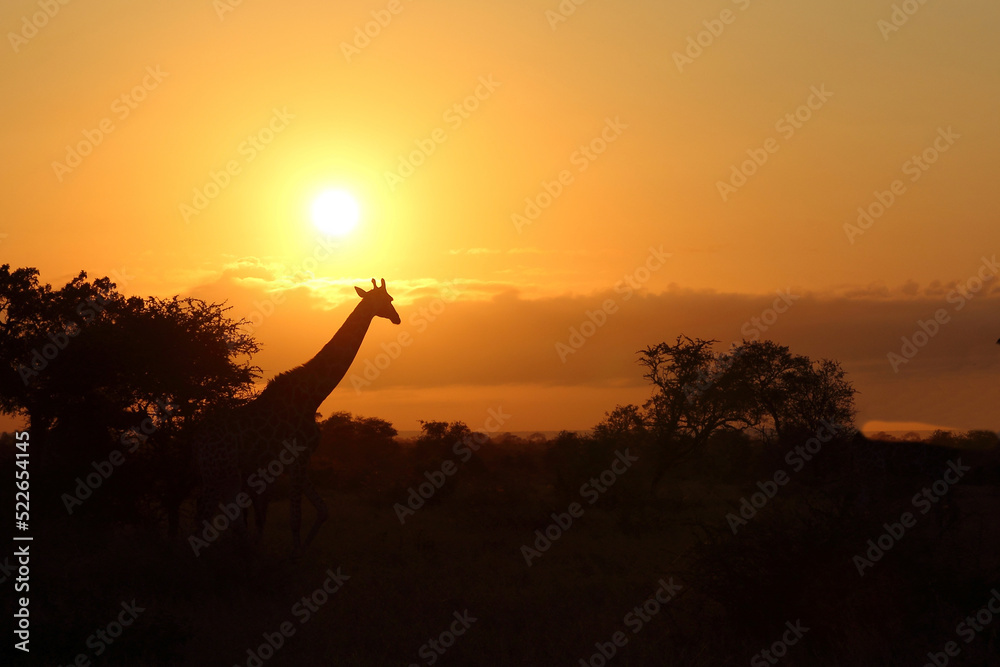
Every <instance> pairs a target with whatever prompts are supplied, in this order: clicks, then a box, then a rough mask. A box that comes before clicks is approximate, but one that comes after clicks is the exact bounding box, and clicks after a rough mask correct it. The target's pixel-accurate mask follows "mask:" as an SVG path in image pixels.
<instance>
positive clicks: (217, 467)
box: [194, 278, 400, 551]
mask: <svg viewBox="0 0 1000 667" xmlns="http://www.w3.org/2000/svg"><path fill="white" fill-rule="evenodd" d="M354 289H355V290H356V291H357V293H358V296H360V297H361V303H359V304H358V305H357V306H356V307H355V309H354V311H353V312H352V313H351V314H350V315H349V316H348V317H347V320H346V321H345V322H344V324H343V325H342V326H341V327H340V329H339V330H338V331H337V333H336V334H334V336H333V338H331V339H330V341H329V342H328V343H327V344H326V345H325V346H324V347H323V349H321V350H320V351H319V353H318V354H316V356H314V357H313V358H312V359H310V360H309V361H307V362H306V363H304V364H302V365H301V366H298V367H296V368H293V369H292V370H289V371H285V372H283V373H280V374H278V375H277V376H275V377H274V378H272V379H271V380H270V381H269V382H268V383H267V386H266V387H265V388H264V390H263V391H262V392H261V393H260V394H259V395H258V396H257V397H256V398H255V399H253V400H252V401H250V402H249V403H246V404H244V405H242V406H239V407H236V408H232V409H229V410H226V411H224V412H223V413H222V414H221V415H217V416H216V417H215V418H213V419H210V420H208V421H207V423H206V424H205V426H204V427H203V428H202V430H201V431H200V432H199V433H198V435H197V436H196V438H195V443H194V451H195V456H196V460H197V463H198V466H199V468H200V470H201V477H202V491H201V497H200V498H199V502H198V519H199V522H201V521H202V520H203V519H211V516H214V515H215V514H216V513H218V512H220V511H223V505H225V506H228V507H233V506H234V500H235V499H236V498H237V495H238V494H239V493H240V492H241V491H242V492H243V493H246V494H247V495H249V496H250V497H251V500H252V503H253V509H254V515H255V522H256V524H257V528H258V532H259V530H260V529H261V528H262V527H263V524H264V517H265V514H266V511H267V494H268V493H269V491H270V489H269V488H267V487H266V486H264V484H265V480H267V479H273V478H271V477H269V475H268V474H267V473H268V471H267V469H268V467H270V468H271V472H270V473H269V474H270V475H275V474H277V475H280V474H282V473H283V472H285V471H287V472H288V475H289V481H290V484H289V505H290V509H291V528H292V543H293V547H294V548H295V550H296V551H298V550H300V549H301V548H302V547H303V546H308V545H309V543H310V542H311V541H312V539H313V538H314V537H315V536H316V533H317V531H318V530H319V528H320V526H321V525H322V523H323V522H324V521H326V519H327V516H328V511H327V508H326V504H325V503H324V502H323V498H322V497H321V496H320V494H319V492H318V491H316V489H315V487H313V485H312V482H311V481H310V479H309V467H308V466H309V457H310V456H311V455H312V453H313V452H314V451H315V450H316V447H317V446H318V445H319V439H320V432H319V425H318V424H317V423H316V411H317V410H318V409H319V406H320V404H321V403H322V402H323V401H324V400H326V397H327V396H329V395H330V393H331V392H332V391H333V390H334V388H335V387H336V386H337V384H338V383H339V382H340V381H341V379H343V377H344V375H345V374H346V373H347V369H348V368H349V367H350V365H351V363H352V362H353V361H354V358H355V356H357V353H358V349H359V348H360V347H361V343H362V341H363V340H364V338H365V334H366V333H367V332H368V327H369V326H370V325H371V322H372V319H373V318H375V317H384V318H386V319H388V320H389V321H390V322H392V323H393V324H399V322H400V320H399V314H398V313H397V312H396V309H395V308H394V307H393V305H392V301H393V298H392V297H391V296H389V293H388V292H387V291H386V288H385V279H383V280H382V284H381V285H380V286H379V285H376V284H375V279H374V278H372V289H371V290H369V291H367V292H366V291H365V290H363V289H361V288H360V287H355V288H354ZM275 471H276V472H275ZM255 475H256V477H255ZM261 486H264V488H262V489H261V488H260V487H261ZM248 487H249V488H248ZM257 489H259V490H257ZM303 495H305V497H306V499H308V500H309V502H310V503H312V505H313V507H314V508H315V509H316V521H315V523H314V524H313V526H312V528H311V529H310V530H309V533H308V535H306V539H305V542H304V544H303V543H302V542H301V540H300V533H299V530H300V527H301V523H302V506H301V504H302V496H303ZM235 506H236V507H238V505H235ZM210 515H211V516H210ZM235 520H236V521H237V525H245V521H246V515H245V513H241V516H240V517H238V518H237V519H235ZM241 522H242V523H241Z"/></svg>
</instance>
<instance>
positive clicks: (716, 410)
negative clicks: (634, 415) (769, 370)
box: [639, 336, 751, 488]
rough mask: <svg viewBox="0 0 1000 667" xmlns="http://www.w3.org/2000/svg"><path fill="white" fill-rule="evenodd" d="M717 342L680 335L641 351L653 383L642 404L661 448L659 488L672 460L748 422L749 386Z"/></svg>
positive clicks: (656, 444)
mask: <svg viewBox="0 0 1000 667" xmlns="http://www.w3.org/2000/svg"><path fill="white" fill-rule="evenodd" d="M715 342H716V341H714V340H702V339H700V338H694V339H692V338H689V337H687V336H678V337H677V340H676V341H675V342H674V343H672V344H671V343H666V342H664V343H659V344H657V345H652V346H649V347H647V348H646V349H644V350H641V351H640V352H639V364H640V365H642V366H644V367H645V369H646V370H645V372H644V373H643V377H645V378H646V379H647V380H649V381H650V383H651V384H652V385H653V387H654V390H653V396H652V397H651V398H650V399H649V400H648V401H646V403H645V404H644V406H643V407H644V408H645V411H646V419H647V423H648V429H649V432H650V434H651V436H652V440H653V445H654V447H655V448H656V449H657V450H658V451H659V462H658V464H657V467H656V470H655V472H654V474H653V480H652V482H651V486H652V487H654V488H655V486H656V484H657V482H659V480H660V478H661V477H662V476H663V474H664V473H665V472H666V471H667V469H668V468H669V466H670V465H671V464H672V463H673V462H675V461H676V460H678V459H680V458H682V457H684V456H686V455H687V454H689V453H691V452H692V451H694V450H695V449H697V448H699V447H701V446H702V445H704V444H705V443H706V442H707V441H708V439H709V438H710V437H711V436H712V434H713V433H715V432H716V431H718V430H719V429H740V428H744V427H746V426H747V425H748V424H749V420H750V414H751V407H750V404H749V401H748V397H747V392H746V387H745V386H744V385H742V384H740V383H739V382H737V379H738V378H737V374H736V372H735V369H734V367H733V366H734V364H733V361H732V358H731V356H730V355H727V354H716V353H714V352H713V351H712V345H713V344H715ZM734 353H735V352H734ZM734 353H731V354H734Z"/></svg>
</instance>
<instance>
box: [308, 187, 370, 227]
mask: <svg viewBox="0 0 1000 667" xmlns="http://www.w3.org/2000/svg"><path fill="white" fill-rule="evenodd" d="M360 219H361V207H360V206H359V205H358V201H357V200H356V199H355V198H354V197H353V196H352V195H351V193H349V192H346V191H344V190H325V191H324V192H321V193H320V194H319V195H318V196H317V197H316V199H314V200H313V203H312V222H313V225H315V226H316V229H318V230H320V231H321V232H323V233H324V234H326V235H327V236H346V235H347V234H349V233H351V230H353V229H354V228H355V227H356V226H357V224H358V221H359V220H360Z"/></svg>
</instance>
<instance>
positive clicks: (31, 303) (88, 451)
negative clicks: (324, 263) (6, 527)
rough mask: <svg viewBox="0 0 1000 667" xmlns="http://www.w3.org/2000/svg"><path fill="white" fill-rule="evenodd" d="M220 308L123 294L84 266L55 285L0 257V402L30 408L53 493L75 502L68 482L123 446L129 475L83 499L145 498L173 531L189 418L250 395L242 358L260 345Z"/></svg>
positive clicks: (117, 506)
mask: <svg viewBox="0 0 1000 667" xmlns="http://www.w3.org/2000/svg"><path fill="white" fill-rule="evenodd" d="M227 310H228V308H225V307H223V305H221V304H210V303H205V302H203V301H200V300H198V299H180V298H179V297H174V298H172V299H166V300H163V299H156V298H148V299H142V298H139V297H128V298H126V297H125V296H123V295H122V294H120V293H119V292H118V291H117V289H116V286H115V284H114V283H113V282H111V280H110V279H108V278H100V279H97V280H94V281H93V282H89V281H87V275H86V273H84V272H81V273H80V274H79V275H78V276H77V277H76V278H74V279H73V280H72V281H70V282H69V283H67V284H66V285H65V286H64V287H62V288H61V289H58V290H54V289H52V287H51V286H50V285H47V284H46V285H42V284H40V283H39V281H38V271H37V269H33V268H23V269H17V270H15V271H11V270H10V267H9V265H3V266H0V353H2V360H3V361H2V363H0V377H2V381H0V411H2V412H4V413H7V414H13V415H21V416H25V417H27V419H28V421H29V423H30V428H31V429H32V442H33V445H34V448H35V451H36V452H37V457H36V458H33V462H34V463H37V464H38V465H40V466H42V467H45V468H47V471H46V473H45V475H44V477H43V479H45V480H46V482H47V483H49V484H52V485H53V491H54V493H53V494H50V495H49V497H55V498H60V497H61V498H62V505H64V506H66V509H67V510H70V509H72V508H73V507H74V506H75V503H73V502H72V500H67V497H68V496H67V493H66V492H67V491H72V488H73V484H72V481H73V480H75V478H76V477H78V476H81V475H82V476H84V477H85V476H86V475H87V473H89V472H92V470H91V466H92V465H93V463H94V462H98V463H99V462H101V461H105V460H108V457H109V456H110V455H111V454H112V452H114V451H116V450H117V451H119V452H120V453H121V452H122V451H123V450H124V451H125V452H126V454H127V456H128V465H129V468H128V469H129V472H128V474H117V475H116V476H115V478H114V479H113V480H111V482H113V483H109V484H108V486H109V487H110V490H105V489H102V492H101V494H95V496H99V497H101V498H102V499H101V500H97V499H95V500H88V501H87V502H88V503H89V504H95V506H101V507H102V508H104V509H106V510H109V511H114V512H116V513H119V514H121V515H124V516H125V517H126V518H134V515H135V514H136V513H137V512H138V511H139V507H140V505H145V504H148V503H146V500H148V499H150V498H152V499H155V500H156V501H157V502H159V503H160V504H161V505H162V506H163V507H164V509H165V510H166V513H167V516H168V525H169V530H170V531H175V530H176V528H177V518H178V517H177V513H178V507H179V505H180V503H181V501H182V500H183V498H184V496H185V495H187V492H188V491H189V490H190V488H191V487H192V486H193V484H194V474H193V470H192V465H191V456H190V449H189V446H188V437H187V433H188V431H189V429H190V428H191V425H192V423H193V422H194V421H195V420H196V419H198V418H199V417H200V416H201V415H202V414H203V413H205V412H206V411H209V410H211V409H214V408H216V407H218V406H219V405H220V404H222V403H225V402H227V401H239V400H241V399H243V398H246V397H247V396H249V395H250V392H251V389H252V386H253V381H254V380H255V379H256V378H257V377H259V373H258V369H257V368H256V367H254V366H251V365H250V364H249V361H248V360H249V357H250V356H251V355H252V354H254V353H255V352H256V351H257V349H258V348H257V344H256V343H255V342H254V341H253V339H251V338H249V337H248V336H245V335H243V334H242V333H241V332H240V330H239V327H240V325H241V322H237V321H233V320H231V319H229V318H228V317H227V316H226V315H225V313H226V311H227ZM241 356H244V357H246V358H247V359H246V360H243V361H240V360H239V358H240V357H241ZM123 465H124V464H123ZM69 496H72V493H70V494H69Z"/></svg>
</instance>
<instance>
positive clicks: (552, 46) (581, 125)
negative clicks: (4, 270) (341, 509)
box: [0, 0, 1000, 431]
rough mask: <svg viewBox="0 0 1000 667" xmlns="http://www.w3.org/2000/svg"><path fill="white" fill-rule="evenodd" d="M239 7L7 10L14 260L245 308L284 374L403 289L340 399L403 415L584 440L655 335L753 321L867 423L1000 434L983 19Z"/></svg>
mask: <svg viewBox="0 0 1000 667" xmlns="http://www.w3.org/2000/svg"><path fill="white" fill-rule="evenodd" d="M236 2H237V0H228V1H227V0H216V1H215V2H213V0H179V1H176V2H171V3H135V2H126V1H125V0H94V1H91V2H68V3H67V4H65V5H62V4H59V3H58V2H56V0H51V2H49V3H47V2H46V1H45V0H42V1H41V2H37V1H34V2H31V1H25V0H8V1H7V2H4V3H3V6H2V8H0V26H2V28H3V32H4V33H5V35H6V38H5V39H6V42H7V43H6V46H4V47H3V48H4V49H6V50H5V51H4V52H3V55H2V56H0V90H2V97H3V100H4V102H3V105H2V107H0V121H2V122H0V133H2V136H3V141H2V145H3V147H4V155H3V160H2V162H0V188H2V191H0V192H2V195H3V202H4V207H5V210H4V214H3V217H2V222H0V262H3V263H10V264H11V265H13V266H14V267H20V266H34V267H38V269H39V270H40V271H41V279H42V281H43V282H48V283H51V284H52V285H53V286H54V287H60V286H62V285H63V284H65V282H67V281H68V280H69V279H71V278H72V277H73V276H74V275H75V274H77V273H78V272H79V271H80V270H85V271H87V273H88V274H89V276H90V277H91V278H96V277H100V276H103V275H109V276H111V277H112V278H113V279H114V280H115V281H116V282H117V283H118V286H119V289H120V290H121V291H122V292H124V293H126V294H135V295H140V296H148V295H155V296H161V297H169V296H172V295H174V294H180V295H182V296H194V297H199V298H203V299H206V300H210V301H217V302H221V301H224V300H225V301H228V303H229V304H230V305H232V306H233V310H232V311H230V314H231V315H233V316H234V317H244V316H245V317H248V318H249V319H251V320H252V322H253V323H254V325H253V327H252V330H253V333H254V335H255V336H256V337H257V338H258V340H259V341H260V342H261V344H262V346H263V350H262V352H261V353H260V355H259V356H258V357H257V358H256V359H255V361H256V363H257V364H258V365H260V366H261V367H262V368H263V369H264V374H265V379H266V378H268V377H270V376H272V375H273V374H275V373H277V372H280V371H282V370H287V369H288V368H291V367H292V366H295V365H297V364H299V363H302V362H304V361H306V360H307V359H308V358H310V357H311V356H312V355H313V354H315V353H316V352H317V351H318V350H319V349H320V347H321V346H322V345H323V343H325V342H326V340H328V339H329V338H330V336H332V335H333V333H334V332H335V331H336V330H337V328H338V327H339V326H340V324H341V323H342V322H343V320H344V318H345V317H346V316H347V314H348V313H349V312H350V309H351V308H353V307H354V305H355V304H356V303H357V302H358V298H357V296H356V294H355V292H354V290H353V289H352V286H353V285H359V286H362V287H363V286H365V284H366V283H367V284H368V285H370V282H369V280H370V279H371V278H372V277H375V278H385V280H386V283H387V286H388V289H389V292H390V293H391V294H393V296H395V298H396V302H395V305H396V306H397V310H398V311H399V313H400V315H401V317H402V324H401V325H400V326H398V327H396V326H393V325H392V324H390V323H389V322H387V321H385V320H378V321H376V322H374V324H373V326H372V328H371V330H370V332H369V334H368V338H367V339H366V341H365V344H364V346H363V347H362V349H361V352H360V354H359V356H358V359H357V361H356V362H355V366H354V367H353V369H352V373H349V374H348V377H347V378H345V380H344V382H343V383H342V384H341V385H340V387H338V389H337V390H336V391H335V392H334V393H333V394H332V396H331V398H330V399H329V400H328V401H327V402H326V403H325V404H324V405H323V407H322V411H323V412H324V414H329V413H330V412H332V411H336V410H349V411H352V412H354V413H360V414H362V415H366V416H378V417H383V418H385V419H389V420H390V421H392V422H393V423H394V424H395V426H396V427H397V428H399V429H401V430H411V429H416V428H417V420H418V419H443V420H454V419H461V420H464V421H465V422H466V423H468V424H469V426H470V427H472V428H481V427H482V426H483V423H484V422H485V421H486V419H487V418H488V417H489V412H488V411H489V410H491V409H493V410H495V409H497V408H499V407H501V406H502V409H503V412H504V413H507V414H509V415H510V418H509V420H508V421H507V422H506V423H505V424H504V430H511V431H531V430H558V429H563V428H566V429H586V428H590V427H592V426H593V425H594V424H595V423H596V422H598V421H599V420H600V419H601V418H602V416H603V413H604V412H605V411H606V410H610V409H612V408H613V407H614V406H615V404H617V403H626V402H642V401H643V400H644V399H645V398H646V397H647V396H648V394H649V390H648V388H647V386H646V385H644V381H643V379H642V377H641V370H640V368H639V367H638V366H637V365H636V364H635V358H636V357H635V352H636V350H638V349H639V348H642V347H645V346H646V345H649V344H654V343H657V342H660V341H664V340H673V339H674V338H675V337H676V336H677V335H678V334H682V333H683V334H686V335H689V336H692V337H701V338H715V339H718V340H719V341H720V343H719V349H722V348H723V347H726V346H728V345H729V344H730V343H731V342H733V341H738V340H739V339H741V338H743V337H752V336H753V331H754V330H757V331H758V332H759V333H758V335H760V336H761V337H762V338H770V339H773V340H776V341H778V342H780V343H782V344H786V345H789V346H791V348H792V351H793V352H797V353H801V354H807V355H809V356H811V357H814V358H817V359H818V358H823V357H825V358H834V359H837V360H840V361H841V362H842V363H843V365H844V367H845V368H846V370H847V371H848V373H849V376H850V378H851V379H852V380H853V382H854V384H855V386H856V387H857V388H858V390H859V391H860V394H859V396H858V407H859V409H860V414H859V419H858V424H859V426H860V425H867V428H869V429H875V428H889V429H896V428H902V429H908V428H913V427H916V425H917V424H924V425H928V427H932V426H942V427H950V428H959V429H971V428H988V429H993V430H996V429H997V428H1000V382H998V380H1000V347H998V346H997V345H996V344H995V341H996V340H997V338H998V336H1000V283H998V281H997V275H998V273H1000V264H998V263H997V261H996V257H997V253H1000V247H998V246H1000V243H998V231H997V229H998V224H997V223H998V213H1000V204H998V203H997V197H996V179H997V175H998V167H997V155H1000V132H998V131H997V118H998V112H1000V49H998V48H997V45H996V35H997V34H998V32H1000V4H998V3H996V2H995V1H988V0H969V1H966V2H959V3H955V2H927V3H925V4H919V3H917V2H916V1H915V0H911V2H905V3H902V4H903V5H906V9H909V10H910V11H911V12H912V15H908V14H906V12H905V11H904V10H903V8H902V7H901V5H900V4H899V3H897V4H896V5H895V9H894V3H893V2H892V1H890V0H877V1H875V2H871V1H864V2H862V1H861V0H838V1H836V2H835V1H833V0H816V1H813V2H808V3H787V2H773V1H765V0H737V1H733V0H717V1H715V0H713V1H700V2H683V3H653V2H648V1H645V0H643V1H640V0H616V1H615V2H611V1H610V0H591V1H589V2H585V3H583V4H582V5H580V6H576V5H575V4H573V3H572V2H571V1H570V0H564V2H562V4H561V5H560V3H559V2H558V1H557V0H538V1H536V0H508V1H505V2H499V1H498V2H491V3H475V2H460V1H458V0H438V1H434V2H432V1H431V0H416V1H411V0H376V1H374V2H367V1H365V2H359V1H352V2H337V3H330V2H317V1H313V2H306V1H303V0H287V1H285V2H281V3H278V2H271V1H267V0H243V1H242V2H240V3H239V4H236ZM50 5H51V6H50ZM45 7H48V8H49V9H48V11H49V13H50V14H53V15H52V16H48V15H47V14H46V13H45V9H44V8H45ZM560 7H562V8H563V10H562V12H564V13H560ZM568 8H572V9H573V11H572V13H570V11H569V9H568ZM380 21H381V24H380V23H379V22H380ZM383 24H384V25H383ZM37 26H41V27H37ZM366 30H367V31H368V34H365V31H366ZM329 189H343V190H346V191H348V192H349V193H351V194H352V195H353V197H354V198H356V200H357V202H358V204H359V206H360V209H361V216H360V221H359V223H358V226H357V227H356V228H355V230H354V231H352V232H350V233H349V234H347V235H345V236H343V237H340V238H334V237H325V236H324V235H323V234H322V233H321V232H320V231H319V230H318V229H317V228H316V226H315V224H314V222H313V220H312V219H311V216H310V207H311V205H312V203H313V201H314V200H315V198H316V197H317V196H318V195H319V194H320V193H321V192H323V191H325V190H329ZM535 206H537V208H533V207H535ZM859 207H860V208H861V209H863V210H864V211H867V213H868V214H869V215H870V216H871V217H870V218H862V219H861V222H860V224H859ZM780 295H785V296H784V300H781V299H782V297H781V296H780ZM609 300H611V301H613V306H614V307H613V308H612V309H610V310H611V311H612V312H610V314H606V323H604V324H603V325H602V326H600V327H597V329H596V332H595V333H593V335H592V336H590V337H589V338H587V339H586V341H585V343H584V344H583V345H582V347H580V348H579V349H578V350H576V351H575V352H574V353H572V354H566V353H565V352H563V354H562V355H561V354H560V352H559V350H560V349H563V348H559V347H558V344H560V343H562V344H567V345H568V344H569V341H570V337H571V328H573V327H576V328H577V329H579V328H580V326H581V325H582V324H583V323H584V322H586V321H588V312H590V313H595V312H596V311H598V310H601V309H602V307H603V306H604V304H605V303H606V302H608V301H609ZM776 300H777V302H778V303H780V304H781V307H780V309H781V310H784V311H785V312H783V313H781V314H779V315H778V316H777V317H776V318H775V319H773V320H770V324H765V326H766V327H767V329H766V331H764V330H763V329H761V328H760V327H758V326H757V325H756V324H754V323H753V318H761V317H764V318H765V320H764V321H765V322H768V320H769V318H770V315H769V314H768V309H770V308H772V307H774V305H775V303H776ZM939 311H943V312H944V314H943V315H941V314H940V312H939ZM260 313H263V316H262V315H261V314H260ZM936 314H937V315H938V317H939V320H940V321H941V322H943V323H942V324H939V326H938V328H937V329H936V333H935V335H933V336H930V337H922V336H920V335H918V336H917V338H918V341H919V342H922V343H924V344H923V345H922V346H920V347H919V349H917V348H915V349H916V354H915V355H914V356H912V359H909V360H908V361H907V362H906V363H903V364H900V363H896V364H895V367H894V364H893V363H892V361H891V359H890V357H889V356H888V355H890V353H894V354H902V348H903V341H902V340H901V339H902V338H903V337H906V338H908V339H912V338H913V337H914V334H916V333H917V332H920V331H921V325H920V322H921V321H923V322H925V327H924V328H925V329H933V326H931V325H928V324H926V321H928V320H933V319H934V318H935V315H936ZM595 317H596V318H597V319H601V318H600V317H599V316H595ZM588 330H589V329H588ZM404 331H405V332H408V333H409V334H410V336H411V337H412V343H411V344H409V345H407V346H406V347H405V348H402V349H401V351H400V353H399V354H398V358H396V359H393V360H392V361H391V363H389V364H388V366H387V367H386V368H384V370H380V371H379V372H378V373H377V374H376V373H370V375H369V376H370V377H371V378H372V379H371V380H370V384H364V383H362V382H360V381H358V380H356V378H358V377H362V375H361V374H362V373H363V372H364V370H365V368H366V362H370V363H374V360H375V359H376V357H377V355H378V354H380V353H381V352H382V351H383V349H384V348H383V344H385V345H386V346H388V347H391V345H390V343H391V342H392V341H395V340H397V337H398V336H399V334H400V333H401V332H404ZM352 378H355V381H353V382H352ZM366 382H368V380H366Z"/></svg>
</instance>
